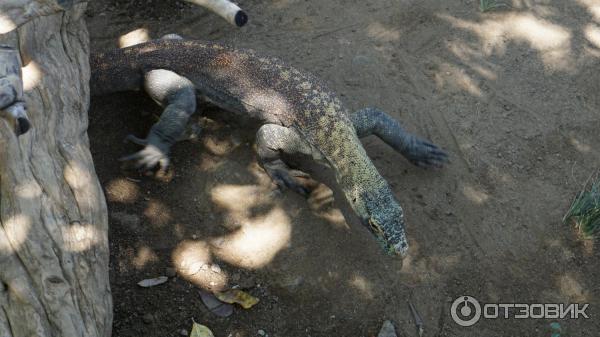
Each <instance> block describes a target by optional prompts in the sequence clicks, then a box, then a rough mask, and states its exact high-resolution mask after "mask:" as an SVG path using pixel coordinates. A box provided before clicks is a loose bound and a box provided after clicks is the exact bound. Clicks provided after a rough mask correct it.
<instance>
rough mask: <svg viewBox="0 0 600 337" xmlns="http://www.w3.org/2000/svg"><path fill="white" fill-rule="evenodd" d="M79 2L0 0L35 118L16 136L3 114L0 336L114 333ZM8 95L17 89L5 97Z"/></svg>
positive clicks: (3, 31) (1, 20) (0, 29)
mask: <svg viewBox="0 0 600 337" xmlns="http://www.w3.org/2000/svg"><path fill="white" fill-rule="evenodd" d="M85 6H86V3H85V2H83V1H81V0H80V1H78V0H0V44H4V45H8V46H10V47H13V48H15V49H16V55H18V56H19V58H20V62H21V63H22V65H23V74H22V79H23V87H24V88H23V89H24V90H23V95H22V96H23V101H24V102H25V105H26V106H27V108H28V111H27V115H28V116H29V120H30V122H31V125H32V129H31V130H29V131H28V132H27V133H26V134H24V135H21V136H20V137H17V136H16V133H15V130H14V125H12V124H11V122H10V121H9V119H6V118H0V337H9V336H10V337H16V336H19V337H30V336H57V337H59V336H60V337H71V336H110V334H111V323H112V303H111V294H110V287H109V280H108V259H109V254H108V238H107V229H108V222H107V210H106V204H105V201H104V195H103V193H102V189H101V187H100V184H99V182H98V179H97V177H96V173H95V171H94V166H93V162H92V157H91V155H90V152H89V142H88V137H87V123H88V116H87V110H88V102H89V85H88V80H89V59H88V56H89V55H88V50H89V39H88V34H87V30H86V26H85V22H84V19H83V14H84V10H85ZM5 49H7V48H5ZM0 62H3V61H2V60H1V57H0ZM6 63H7V61H4V64H5V65H6ZM7 68H10V67H6V66H5V67H4V68H3V67H0V72H5V73H6V72H7ZM13 68H14V67H13ZM14 69H18V67H17V68H14ZM4 75H6V74H4ZM2 77H3V74H2V73H0V80H2ZM9 82H10V81H4V84H6V83H9ZM2 85H3V84H2V81H0V91H1V90H2V88H3V87H2ZM5 88H6V86H5ZM11 95H12V96H15V97H16V98H18V97H17V96H19V93H18V88H15V91H14V92H12V93H11V92H9V93H8V94H6V93H5V95H4V100H6V99H7V97H12V96H11ZM0 101H2V93H1V92H0ZM21 104H22V103H21ZM0 108H4V107H0ZM5 110H6V109H5Z"/></svg>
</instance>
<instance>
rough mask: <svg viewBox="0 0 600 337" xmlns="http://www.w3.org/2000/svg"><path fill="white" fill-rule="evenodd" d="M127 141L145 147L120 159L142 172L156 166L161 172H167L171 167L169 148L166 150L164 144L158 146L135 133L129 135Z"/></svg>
mask: <svg viewBox="0 0 600 337" xmlns="http://www.w3.org/2000/svg"><path fill="white" fill-rule="evenodd" d="M125 141H130V142H132V143H134V144H137V145H141V146H144V148H143V149H142V150H140V151H138V152H136V153H134V154H131V155H128V156H125V157H122V158H119V161H122V162H128V163H131V166H133V167H134V168H135V169H136V170H139V171H141V172H147V171H150V170H152V169H154V168H156V167H158V171H159V172H166V171H167V169H168V168H169V163H170V160H169V155H168V150H165V147H164V146H157V145H156V144H153V143H154V142H150V141H148V140H146V139H140V138H137V137H135V136H133V135H128V136H127V138H125Z"/></svg>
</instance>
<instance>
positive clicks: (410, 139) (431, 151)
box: [350, 108, 448, 168]
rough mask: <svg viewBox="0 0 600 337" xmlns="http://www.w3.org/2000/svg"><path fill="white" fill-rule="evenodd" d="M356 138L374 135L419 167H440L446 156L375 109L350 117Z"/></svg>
mask: <svg viewBox="0 0 600 337" xmlns="http://www.w3.org/2000/svg"><path fill="white" fill-rule="evenodd" d="M350 118H351V119H352V123H353V124H354V129H355V130H356V134H357V135H358V137H360V138H363V137H367V136H369V135H376V136H377V137H379V138H380V139H381V140H383V141H384V142H386V143H387V144H388V145H389V146H391V147H392V148H394V150H396V151H398V152H399V153H400V154H402V155H403V156H404V157H406V159H408V161H410V162H411V163H413V164H414V165H416V166H419V167H424V168H427V167H438V168H439V167H442V166H443V165H444V164H445V163H447V162H448V154H447V153H446V152H445V151H444V150H442V149H440V148H439V147H437V146H436V145H434V144H432V143H430V142H428V141H426V140H424V139H421V138H419V137H417V136H416V135H413V134H412V133H410V132H408V131H406V130H404V128H403V127H402V126H401V125H400V123H399V122H398V121H396V120H395V119H393V118H392V117H390V116H389V115H388V114H387V113H385V112H384V111H381V110H379V109H377V108H366V109H362V110H359V111H357V112H355V113H354V114H352V115H351V116H350Z"/></svg>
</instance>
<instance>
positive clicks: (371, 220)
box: [369, 218, 383, 234]
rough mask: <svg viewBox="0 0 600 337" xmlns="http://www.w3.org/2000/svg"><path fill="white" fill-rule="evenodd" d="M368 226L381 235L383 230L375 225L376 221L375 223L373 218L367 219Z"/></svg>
mask: <svg viewBox="0 0 600 337" xmlns="http://www.w3.org/2000/svg"><path fill="white" fill-rule="evenodd" d="M369 226H371V228H372V229H373V230H374V231H375V232H377V233H379V234H383V229H382V228H381V226H380V225H379V224H378V223H377V221H375V220H374V219H373V218H369Z"/></svg>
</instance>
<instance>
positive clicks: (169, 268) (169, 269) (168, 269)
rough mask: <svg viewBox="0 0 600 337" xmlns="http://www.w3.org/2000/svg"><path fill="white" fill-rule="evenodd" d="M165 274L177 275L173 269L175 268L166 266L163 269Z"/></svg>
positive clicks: (168, 275)
mask: <svg viewBox="0 0 600 337" xmlns="http://www.w3.org/2000/svg"><path fill="white" fill-rule="evenodd" d="M165 275H166V276H167V277H175V276H177V271H176V270H175V268H171V267H168V268H166V269H165Z"/></svg>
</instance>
